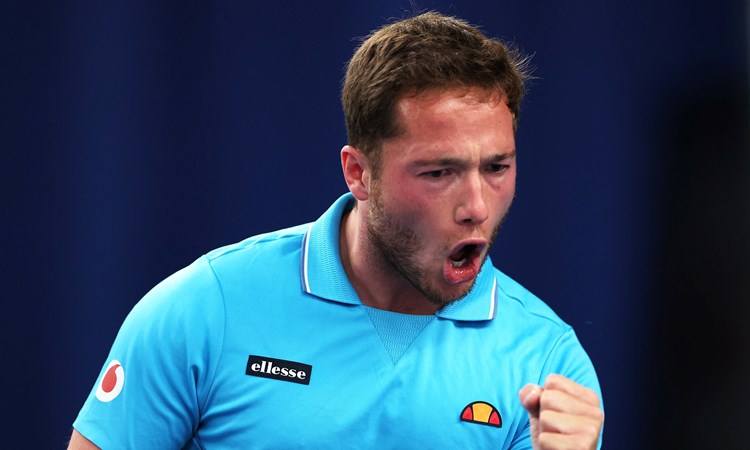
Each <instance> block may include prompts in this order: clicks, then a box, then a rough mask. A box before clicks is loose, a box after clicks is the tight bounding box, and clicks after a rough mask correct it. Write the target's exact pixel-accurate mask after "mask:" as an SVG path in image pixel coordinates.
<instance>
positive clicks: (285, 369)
mask: <svg viewBox="0 0 750 450" xmlns="http://www.w3.org/2000/svg"><path fill="white" fill-rule="evenodd" d="M245 373H246V374H247V375H250V376H251V377H262V378H271V379H273V380H279V381H289V382H291V383H298V384H310V376H311V375H312V366H311V365H309V364H303V363H298V362H294V361H286V360H283V359H276V358H269V357H267V356H256V355H250V356H249V357H248V358H247V369H245Z"/></svg>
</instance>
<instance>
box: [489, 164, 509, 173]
mask: <svg viewBox="0 0 750 450" xmlns="http://www.w3.org/2000/svg"><path fill="white" fill-rule="evenodd" d="M509 167H510V166H509V165H508V164H499V163H493V164H488V165H487V172H490V173H498V174H499V173H503V172H505V171H506V170H508V168H509Z"/></svg>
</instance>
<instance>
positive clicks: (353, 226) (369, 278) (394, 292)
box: [339, 202, 440, 314]
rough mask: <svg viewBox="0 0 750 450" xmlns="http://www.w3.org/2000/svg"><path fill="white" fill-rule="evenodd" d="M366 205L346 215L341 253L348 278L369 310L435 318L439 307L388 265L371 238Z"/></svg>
mask: <svg viewBox="0 0 750 450" xmlns="http://www.w3.org/2000/svg"><path fill="white" fill-rule="evenodd" d="M364 203H366V202H358V203H357V205H355V207H354V208H353V209H352V210H351V211H349V212H348V213H345V214H344V216H343V217H342V219H341V228H340V230H339V252H340V256H341V262H342V265H343V266H344V271H345V272H346V275H347V277H349V280H350V281H351V283H352V286H354V290H356V291H357V294H358V295H359V298H360V300H361V301H362V303H363V304H364V305H366V306H370V307H372V308H377V309H382V310H386V311H393V312H398V313H403V314H434V313H435V312H436V311H437V310H438V309H440V308H439V307H438V306H437V305H435V304H434V303H432V302H430V301H429V300H428V299H427V298H426V297H425V296H424V295H423V294H422V293H421V292H419V291H417V290H416V289H415V288H414V287H413V286H412V285H411V284H410V283H409V282H408V281H407V280H406V279H405V278H404V277H403V276H402V275H401V274H400V273H398V272H397V271H396V270H395V269H394V268H393V267H392V266H390V264H388V263H387V262H386V261H385V260H384V259H383V256H382V255H381V254H380V252H379V251H378V249H377V248H374V247H373V245H372V242H371V241H370V239H369V238H368V237H367V210H366V204H364Z"/></svg>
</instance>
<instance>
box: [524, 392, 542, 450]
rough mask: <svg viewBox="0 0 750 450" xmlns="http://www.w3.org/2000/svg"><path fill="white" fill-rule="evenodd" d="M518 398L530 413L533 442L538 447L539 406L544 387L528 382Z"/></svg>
mask: <svg viewBox="0 0 750 450" xmlns="http://www.w3.org/2000/svg"><path fill="white" fill-rule="evenodd" d="M518 398H519V399H520V400H521V405H523V407H524V409H525V410H526V412H528V413H529V426H530V427H531V429H530V430H529V431H530V432H531V443H532V445H533V447H534V448H536V445H537V440H538V439H539V432H540V431H541V430H540V429H539V407H540V405H541V400H542V388H541V387H539V386H537V385H535V384H527V385H526V386H524V387H523V388H522V389H521V390H520V391H518Z"/></svg>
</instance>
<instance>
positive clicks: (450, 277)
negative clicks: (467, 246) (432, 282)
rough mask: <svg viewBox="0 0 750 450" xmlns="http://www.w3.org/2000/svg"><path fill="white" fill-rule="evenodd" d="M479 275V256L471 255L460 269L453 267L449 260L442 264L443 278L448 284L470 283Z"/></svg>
mask: <svg viewBox="0 0 750 450" xmlns="http://www.w3.org/2000/svg"><path fill="white" fill-rule="evenodd" d="M478 273H479V255H477V254H474V253H472V254H471V256H469V259H468V261H466V262H465V263H464V265H463V266H461V267H453V264H452V261H451V260H450V258H448V259H446V260H445V263H444V264H443V277H444V278H445V281H447V282H448V284H461V283H466V282H469V281H472V280H473V279H474V278H476V276H477V274H478Z"/></svg>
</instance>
